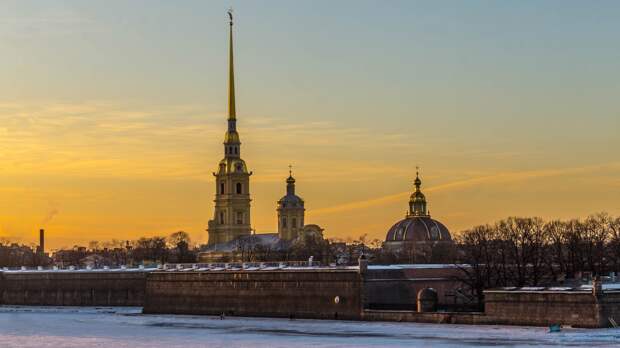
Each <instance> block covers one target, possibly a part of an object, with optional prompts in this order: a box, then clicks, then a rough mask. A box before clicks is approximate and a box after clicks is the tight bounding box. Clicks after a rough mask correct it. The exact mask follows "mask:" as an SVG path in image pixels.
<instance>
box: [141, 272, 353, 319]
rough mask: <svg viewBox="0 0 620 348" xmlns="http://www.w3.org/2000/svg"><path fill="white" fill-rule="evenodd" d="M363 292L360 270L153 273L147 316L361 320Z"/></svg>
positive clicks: (146, 306) (148, 287) (147, 292)
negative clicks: (230, 316) (195, 315)
mask: <svg viewBox="0 0 620 348" xmlns="http://www.w3.org/2000/svg"><path fill="white" fill-rule="evenodd" d="M361 290H362V283H361V277H360V274H359V273H358V271H357V270H334V269H331V270H312V269H309V270H286V271H275V270H274V271H260V272H256V271H207V272H199V271H196V272H153V273H151V274H150V275H149V280H148V282H147V286H146V301H145V304H144V313H162V314H163V313H166V314H209V315H220V314H222V313H225V314H227V315H239V316H264V317H291V316H292V317H295V318H316V319H334V318H338V319H360V316H361V308H362V306H361ZM336 297H338V301H336Z"/></svg>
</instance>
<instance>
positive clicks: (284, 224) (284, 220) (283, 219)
mask: <svg viewBox="0 0 620 348" xmlns="http://www.w3.org/2000/svg"><path fill="white" fill-rule="evenodd" d="M282 227H284V228H286V217H283V218H282Z"/></svg>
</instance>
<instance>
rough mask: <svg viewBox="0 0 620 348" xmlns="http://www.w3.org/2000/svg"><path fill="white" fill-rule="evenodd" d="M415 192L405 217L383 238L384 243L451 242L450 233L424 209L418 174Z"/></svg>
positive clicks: (423, 198) (424, 202) (424, 203)
mask: <svg viewBox="0 0 620 348" xmlns="http://www.w3.org/2000/svg"><path fill="white" fill-rule="evenodd" d="M414 185H415V191H414V192H413V193H412V194H411V197H410V199H409V212H407V216H406V217H405V218H404V219H403V220H400V221H398V222H397V223H396V224H394V226H392V227H391V228H390V229H389V230H388V232H387V235H386V237H385V241H386V242H426V241H446V242H451V241H452V237H451V236H450V231H448V229H447V228H446V226H444V225H443V224H442V223H441V222H439V221H437V220H434V219H431V215H430V213H429V211H428V210H427V209H426V203H427V202H426V196H424V194H423V193H422V190H421V186H422V180H420V175H419V173H417V172H416V178H415V181H414Z"/></svg>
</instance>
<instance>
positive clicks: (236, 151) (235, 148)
mask: <svg viewBox="0 0 620 348" xmlns="http://www.w3.org/2000/svg"><path fill="white" fill-rule="evenodd" d="M237 151H238V150H237V148H236V147H235V155H236V154H237Z"/></svg>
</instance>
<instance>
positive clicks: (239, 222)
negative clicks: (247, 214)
mask: <svg viewBox="0 0 620 348" xmlns="http://www.w3.org/2000/svg"><path fill="white" fill-rule="evenodd" d="M237 225H243V212H241V211H238V212H237Z"/></svg>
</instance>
